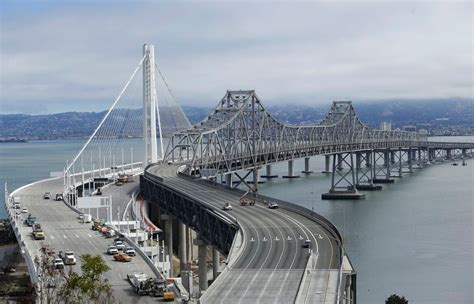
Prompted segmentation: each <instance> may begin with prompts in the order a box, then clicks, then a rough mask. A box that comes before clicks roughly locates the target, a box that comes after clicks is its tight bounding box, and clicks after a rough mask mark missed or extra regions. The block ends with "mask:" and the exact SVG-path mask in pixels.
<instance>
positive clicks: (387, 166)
mask: <svg viewBox="0 0 474 304" xmlns="http://www.w3.org/2000/svg"><path fill="white" fill-rule="evenodd" d="M389 158H390V149H387V150H385V153H384V158H383V162H384V166H385V169H386V170H387V172H386V176H385V178H386V179H390V159H389Z"/></svg>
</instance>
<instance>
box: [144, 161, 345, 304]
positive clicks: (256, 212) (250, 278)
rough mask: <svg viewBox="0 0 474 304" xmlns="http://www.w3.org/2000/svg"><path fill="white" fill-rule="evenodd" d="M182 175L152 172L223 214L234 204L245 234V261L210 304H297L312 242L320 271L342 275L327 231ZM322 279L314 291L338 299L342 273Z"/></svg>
mask: <svg viewBox="0 0 474 304" xmlns="http://www.w3.org/2000/svg"><path fill="white" fill-rule="evenodd" d="M177 170H178V167H177V166H175V165H156V166H152V167H149V168H148V173H151V174H153V175H156V176H159V177H161V178H163V183H164V184H166V185H168V186H170V187H172V188H173V189H175V190H177V191H179V192H181V193H183V194H186V195H188V196H190V197H192V198H194V199H196V200H198V201H200V202H201V203H203V204H207V205H211V206H212V207H214V208H218V209H221V208H222V206H223V204H224V203H225V202H229V203H230V204H231V205H232V208H233V210H232V211H230V213H231V214H232V215H233V216H234V217H235V218H236V219H237V221H238V223H239V225H240V228H241V230H242V233H243V242H244V244H243V250H242V251H241V254H240V256H238V258H237V259H236V261H235V263H233V264H232V265H230V267H229V271H224V272H223V273H222V275H221V276H220V277H219V279H218V280H217V281H216V282H215V283H214V286H211V288H210V289H209V290H208V291H207V292H206V293H205V294H204V298H203V299H205V303H256V302H259V303H291V302H294V301H295V298H296V296H297V293H298V287H299V285H300V281H301V279H302V276H303V272H304V268H305V267H306V264H307V260H308V254H309V251H308V249H307V248H303V247H302V245H303V242H304V240H306V239H310V240H311V243H312V244H311V247H312V249H313V250H314V251H315V252H318V254H317V262H316V265H315V268H316V269H318V270H328V269H329V270H330V269H339V266H340V265H339V261H340V259H339V252H340V248H339V247H338V246H339V243H338V242H337V241H335V238H336V237H335V236H334V235H333V234H332V232H331V231H329V230H328V229H326V228H325V227H324V226H321V225H319V224H318V223H316V222H314V221H312V220H310V219H309V218H306V217H304V216H302V215H299V214H295V213H293V212H290V211H287V210H283V209H281V208H280V209H269V208H267V207H266V206H265V205H263V204H260V203H257V204H256V205H255V206H240V204H239V198H240V196H239V195H238V193H236V192H233V191H229V190H223V189H220V188H216V187H213V186H212V185H206V184H203V183H197V182H193V181H192V180H188V179H186V178H182V177H179V176H178V175H177ZM321 273H322V274H323V275H322V277H321V278H320V280H319V281H318V283H317V284H316V285H315V286H313V288H314V289H315V291H316V292H320V293H321V294H323V297H322V299H325V298H326V296H325V295H326V294H333V296H331V298H334V294H335V292H336V291H337V286H335V285H337V283H336V284H334V280H335V279H336V280H337V275H334V273H337V272H334V271H333V272H331V271H326V272H324V271H323V272H321ZM334 288H336V290H334ZM318 302H320V303H325V302H326V300H324V301H318Z"/></svg>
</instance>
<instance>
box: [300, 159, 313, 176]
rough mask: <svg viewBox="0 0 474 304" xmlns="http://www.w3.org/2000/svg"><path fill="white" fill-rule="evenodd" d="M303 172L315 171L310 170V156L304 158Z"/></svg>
mask: <svg viewBox="0 0 474 304" xmlns="http://www.w3.org/2000/svg"><path fill="white" fill-rule="evenodd" d="M301 173H306V174H309V173H313V171H311V170H309V157H305V158H304V170H303V171H301Z"/></svg>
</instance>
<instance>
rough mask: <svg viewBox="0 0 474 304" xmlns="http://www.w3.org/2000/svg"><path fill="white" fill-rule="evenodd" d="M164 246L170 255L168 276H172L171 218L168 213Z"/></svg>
mask: <svg viewBox="0 0 474 304" xmlns="http://www.w3.org/2000/svg"><path fill="white" fill-rule="evenodd" d="M165 229H166V246H167V247H168V250H169V255H170V265H171V266H170V273H169V277H170V278H172V277H173V275H174V274H173V218H172V216H171V215H168V219H167V220H166V227H165Z"/></svg>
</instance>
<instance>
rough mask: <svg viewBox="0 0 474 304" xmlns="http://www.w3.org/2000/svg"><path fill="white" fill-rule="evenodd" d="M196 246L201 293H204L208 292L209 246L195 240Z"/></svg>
mask: <svg viewBox="0 0 474 304" xmlns="http://www.w3.org/2000/svg"><path fill="white" fill-rule="evenodd" d="M194 244H195V245H197V246H198V267H199V270H198V275H199V291H200V292H201V293H202V292H203V291H205V290H207V288H208V284H207V245H206V243H205V242H204V240H201V239H195V240H194Z"/></svg>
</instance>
